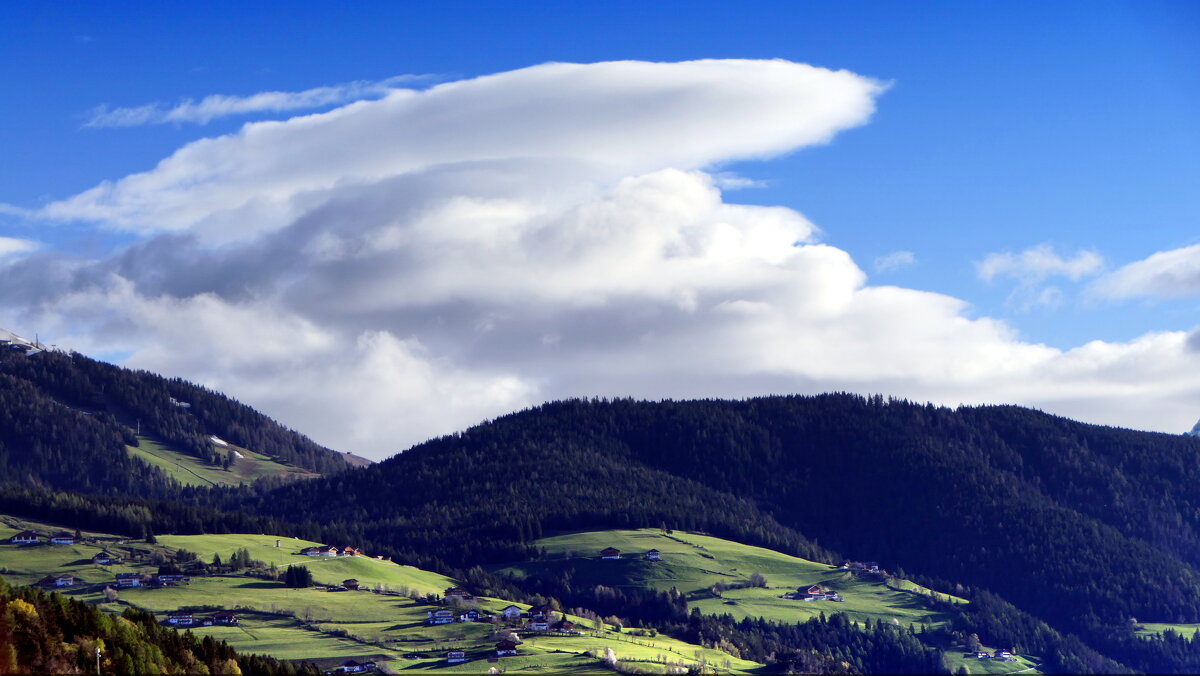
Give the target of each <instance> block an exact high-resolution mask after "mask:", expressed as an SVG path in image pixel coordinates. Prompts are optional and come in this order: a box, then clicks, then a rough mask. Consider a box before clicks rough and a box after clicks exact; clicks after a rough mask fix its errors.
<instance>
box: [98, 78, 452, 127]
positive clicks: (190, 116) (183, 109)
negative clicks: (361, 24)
mask: <svg viewBox="0 0 1200 676" xmlns="http://www.w3.org/2000/svg"><path fill="white" fill-rule="evenodd" d="M429 78H430V76H425V75H397V76H395V77H390V78H386V79H384V80H379V81H367V80H359V81H355V82H346V83H343V84H339V85H332V86H328V87H314V88H312V89H305V90H304V91H299V92H281V91H270V92H258V93H256V94H251V95H249V96H228V95H224V94H212V95H210V96H206V97H204V98H203V99H200V100H199V101H195V100H192V99H186V100H184V101H181V102H180V103H177V104H175V105H173V106H164V105H163V104H160V103H150V104H146V105H142V106H133V107H118V108H109V107H108V106H106V105H103V106H98V107H97V108H96V109H95V110H93V111H92V114H91V117H90V118H88V121H87V122H86V123H84V125H83V126H85V127H138V126H142V125H146V124H167V123H176V124H179V123H190V124H208V123H209V122H211V121H213V120H215V119H217V118H219V117H228V116H230V115H247V114H250V113H280V112H287V111H293V110H305V109H311V108H322V107H325V106H332V105H340V104H343V103H347V102H349V101H357V100H359V99H367V98H376V97H380V96H384V95H385V94H387V93H388V92H391V91H392V90H394V89H396V88H398V87H399V86H400V85H403V84H411V83H412V82H414V81H418V80H424V79H429Z"/></svg>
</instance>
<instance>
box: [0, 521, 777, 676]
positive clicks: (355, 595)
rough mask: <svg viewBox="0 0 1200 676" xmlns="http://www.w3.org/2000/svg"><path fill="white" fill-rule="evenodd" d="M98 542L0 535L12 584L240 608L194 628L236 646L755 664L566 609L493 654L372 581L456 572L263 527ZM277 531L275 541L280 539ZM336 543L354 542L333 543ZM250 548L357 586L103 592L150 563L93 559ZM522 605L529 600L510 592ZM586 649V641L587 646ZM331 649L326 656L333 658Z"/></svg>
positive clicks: (735, 668) (416, 665)
mask: <svg viewBox="0 0 1200 676" xmlns="http://www.w3.org/2000/svg"><path fill="white" fill-rule="evenodd" d="M0 528H3V529H5V530H4V531H0V532H5V533H8V534H9V535H10V536H11V535H12V534H15V533H16V532H19V531H20V530H24V529H26V528H31V529H33V530H37V531H39V532H42V533H50V532H54V531H56V530H59V528H58V527H55V526H51V525H48V524H39V523H34V522H29V521H26V520H21V519H13V518H9V517H2V516H0ZM85 535H88V536H89V537H92V538H97V539H98V541H97V542H96V543H91V544H78V545H73V546H64V547H51V546H49V545H41V546H36V547H15V546H12V545H0V568H5V569H6V570H7V571H8V572H7V573H5V577H6V578H7V579H9V580H10V581H11V582H14V583H17V584H30V583H33V582H36V581H37V580H38V579H40V578H41V577H43V576H44V575H46V574H48V573H61V572H70V573H72V574H74V575H76V576H78V577H81V578H84V579H85V580H87V581H88V582H89V583H90V584H84V585H80V586H79V587H76V588H74V589H69V590H62V591H63V593H65V594H67V595H68V596H71V597H73V598H78V599H81V600H85V601H88V602H91V603H96V604H99V605H100V606H101V607H102V608H105V609H106V610H109V611H112V612H120V611H121V610H122V609H124V608H127V607H136V608H141V609H145V610H149V611H151V612H154V613H156V614H158V615H159V616H160V617H162V618H163V619H164V620H165V619H166V615H167V614H168V613H170V612H172V611H176V610H181V609H190V610H193V611H195V612H196V613H197V615H198V616H204V615H206V614H210V613H212V612H216V611H217V610H218V609H223V610H231V611H234V612H236V613H237V614H238V616H239V621H240V625H241V626H238V627H223V626H212V627H204V626H196V627H191V631H192V632H193V633H195V634H197V635H211V636H213V637H214V638H219V639H221V640H225V641H228V642H229V643H230V644H231V645H232V646H234V647H235V648H237V649H238V650H241V651H245V652H252V653H260V654H270V655H274V656H276V657H280V658H284V659H297V660H299V659H317V660H322V665H324V666H326V667H329V666H335V665H336V664H337V663H340V662H338V660H344V659H351V658H353V659H357V660H360V661H362V660H365V659H372V660H376V661H378V662H381V663H385V664H386V665H387V668H388V669H391V670H400V669H403V670H417V671H424V670H434V671H439V672H445V673H486V672H487V670H488V668H489V667H491V666H499V667H501V668H503V669H505V670H507V671H523V670H532V671H542V672H544V673H579V674H583V673H612V671H611V669H609V668H607V667H606V666H604V665H603V664H601V662H600V659H599V658H598V657H597V656H600V655H603V654H604V652H605V648H611V649H612V650H613V652H614V653H615V654H616V656H617V658H618V659H620V660H633V661H634V662H635V663H636V667H637V669H640V670H641V671H643V672H645V673H671V672H683V671H686V669H687V668H688V667H689V666H691V667H692V668H695V667H696V666H697V665H699V664H700V663H702V662H703V663H704V664H706V665H708V668H709V671H716V672H718V673H747V672H748V671H751V670H754V669H757V668H760V667H761V665H758V664H756V663H754V662H749V661H746V660H740V659H736V658H734V657H732V656H730V655H728V654H726V653H723V652H720V651H717V650H711V649H706V648H702V647H700V646H695V645H691V644H688V643H684V642H682V641H679V640H676V639H673V638H670V637H665V636H655V637H648V636H633V635H631V634H630V633H629V631H628V630H625V631H619V632H614V631H611V630H610V629H609V628H604V629H597V628H596V627H594V626H593V625H592V624H591V623H589V622H588V621H587V620H585V619H583V618H579V617H573V616H569V617H570V619H572V620H574V621H575V622H576V624H577V627H578V628H579V629H580V631H581V632H586V633H584V634H581V635H578V636H549V635H545V636H538V635H532V634H526V635H524V636H522V639H523V643H522V645H521V646H520V648H519V651H520V654H519V655H517V656H515V657H504V658H501V659H500V661H499V662H494V663H489V662H488V661H487V658H488V657H489V656H491V655H493V653H494V650H495V642H496V640H497V637H496V636H495V633H494V632H495V630H494V629H493V626H492V625H491V624H489V623H453V624H447V625H439V626H427V625H426V624H425V619H426V615H427V613H428V612H429V611H430V610H436V609H437V608H439V607H440V606H436V605H428V604H426V603H424V602H421V601H416V600H414V599H412V598H409V597H407V596H401V595H398V594H392V593H387V594H384V593H373V592H371V591H367V590H368V589H373V588H375V587H376V586H377V585H378V586H379V588H381V589H386V590H389V591H395V590H400V589H405V590H406V591H410V592H416V593H420V594H425V593H430V592H432V593H439V594H440V593H441V592H443V591H444V590H445V589H446V587H450V586H457V585H458V584H459V583H458V582H457V581H456V580H454V579H452V578H449V577H446V576H444V575H439V574H437V573H432V572H429V571H425V570H421V569H418V568H413V567H411V566H402V565H397V564H394V563H391V562H389V561H382V560H378V559H374V558H368V557H337V558H322V557H307V556H302V555H300V554H299V553H298V552H299V550H300V549H302V548H304V547H308V546H311V545H314V544H319V543H313V542H308V541H304V540H296V539H293V538H281V537H275V536H270V535H252V534H232V535H230V534H225V535H162V536H159V537H158V543H157V544H156V545H148V544H146V543H143V542H140V541H136V540H125V539H123V538H118V537H116V536H111V535H104V534H98V533H90V534H85ZM277 543H278V545H279V546H278V547H277V546H276V544H277ZM336 544H338V545H339V546H344V545H345V544H354V543H336ZM241 548H246V549H247V550H248V551H249V552H250V555H251V557H252V558H253V559H256V560H260V561H264V562H266V563H268V564H274V565H275V566H276V567H279V568H282V567H284V566H287V565H304V566H307V567H309V569H310V570H312V571H313V577H314V579H315V580H316V581H317V582H318V583H319V584H338V583H341V582H342V581H343V580H345V579H347V578H356V579H358V580H359V581H360V583H361V584H362V586H363V588H364V589H363V590H362V591H343V592H336V591H325V590H323V589H319V588H307V589H289V588H287V587H285V586H284V585H283V584H282V583H280V582H276V581H271V580H260V579H257V578H251V577H247V576H243V575H228V576H213V577H200V576H197V577H193V578H192V580H191V582H190V583H187V584H182V585H179V586H176V587H165V588H158V589H155V588H132V589H121V590H118V592H117V600H116V601H115V602H110V601H107V600H106V599H105V597H104V593H103V590H104V587H105V586H106V585H110V584H112V581H113V576H114V575H115V573H118V572H127V571H135V570H140V571H142V572H150V571H152V570H153V569H152V568H151V567H148V566H147V565H145V563H144V561H143V562H142V565H140V566H138V565H129V564H121V565H115V566H96V565H93V564H92V563H91V557H92V556H93V555H94V554H95V553H97V552H99V551H102V550H104V549H108V550H109V551H110V552H117V553H124V554H126V555H129V554H138V555H142V556H145V555H148V554H149V552H150V551H151V550H157V551H159V552H163V553H166V554H171V553H172V552H173V551H175V550H179V549H186V550H188V551H191V552H193V553H196V554H197V555H199V556H200V557H201V558H202V559H204V560H205V561H211V560H212V555H213V554H219V555H220V556H221V558H222V560H225V561H228V560H229V557H230V555H231V554H233V552H235V551H237V550H239V549H241ZM476 604H477V606H478V607H479V609H480V610H484V611H490V612H493V613H498V612H499V611H500V610H501V609H503V608H504V607H505V606H507V605H509V602H508V601H506V600H503V599H490V598H480V599H478V600H477V601H476ZM516 605H518V606H520V607H521V608H522V609H527V608H528V606H526V605H525V604H516ZM452 649H461V650H464V651H466V652H467V654H468V656H469V657H470V661H468V662H466V663H463V664H458V665H448V664H447V663H446V661H445V653H446V652H447V651H448V650H452ZM589 652H590V655H588V654H585V653H589ZM329 660H333V662H329Z"/></svg>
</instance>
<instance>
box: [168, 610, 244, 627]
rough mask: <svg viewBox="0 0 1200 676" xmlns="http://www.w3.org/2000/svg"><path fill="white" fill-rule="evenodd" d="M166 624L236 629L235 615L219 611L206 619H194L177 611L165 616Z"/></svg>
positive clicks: (194, 617)
mask: <svg viewBox="0 0 1200 676" xmlns="http://www.w3.org/2000/svg"><path fill="white" fill-rule="evenodd" d="M166 623H167V624H169V625H172V626H176V627H212V626H214V625H215V626H224V627H236V626H237V624H238V618H237V615H234V614H233V613H230V612H226V611H221V612H219V613H216V614H213V615H210V616H208V617H196V616H195V615H194V614H192V613H190V612H188V611H185V610H178V611H175V612H173V613H170V614H168V615H167V622H166Z"/></svg>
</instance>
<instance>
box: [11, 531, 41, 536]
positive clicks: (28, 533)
mask: <svg viewBox="0 0 1200 676" xmlns="http://www.w3.org/2000/svg"><path fill="white" fill-rule="evenodd" d="M13 537H14V538H40V537H41V535H38V534H37V533H35V532H33V531H31V530H23V531H21V532H20V533H17V534H16V535H14V536H13Z"/></svg>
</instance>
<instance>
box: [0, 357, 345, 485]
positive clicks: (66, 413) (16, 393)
mask: <svg viewBox="0 0 1200 676" xmlns="http://www.w3.org/2000/svg"><path fill="white" fill-rule="evenodd" d="M0 420H2V421H3V422H4V424H3V425H0V468H2V469H6V470H7V472H6V473H5V476H7V477H9V478H12V479H17V480H19V481H21V482H23V483H26V484H29V485H35V486H45V487H48V488H53V489H61V490H72V491H88V492H104V493H115V494H130V493H132V494H137V495H162V494H164V490H166V488H165V487H166V486H167V485H168V483H169V482H167V481H166V476H165V475H164V474H171V473H172V472H171V467H170V466H171V465H172V464H175V465H178V464H180V461H181V458H178V457H175V456H176V455H177V454H181V455H183V456H187V457H188V458H189V459H190V461H191V462H194V463H198V464H200V465H202V466H204V467H208V468H213V469H214V470H216V471H220V470H230V469H231V467H233V468H235V469H242V468H236V466H237V464H238V462H239V460H243V459H246V456H247V454H246V453H245V452H243V451H242V450H239V449H248V450H250V451H252V452H253V453H254V454H256V458H255V459H254V460H250V461H247V462H246V463H245V464H248V465H249V464H254V465H256V466H255V467H254V468H248V467H247V468H244V471H240V472H239V471H235V472H233V473H232V474H230V475H229V477H230V478H229V480H228V481H214V480H213V478H212V477H209V478H208V480H207V483H240V482H241V481H243V480H248V479H250V478H256V477H261V476H278V477H288V476H312V475H317V474H333V473H337V472H341V471H344V470H346V469H349V468H350V467H351V466H352V465H351V461H350V460H348V459H347V456H344V455H342V454H339V453H335V452H334V451H331V450H329V449H327V448H324V447H322V446H319V445H318V444H316V443H314V442H312V441H311V440H309V439H308V438H307V437H304V436H302V435H300V434H298V433H296V432H294V431H292V430H288V429H286V428H284V427H282V426H281V425H279V424H278V423H276V422H274V421H273V420H271V419H270V418H267V417H266V416H264V415H262V414H261V413H258V412H257V411H255V410H253V409H251V408H249V407H248V406H245V405H242V404H240V403H238V402H236V401H234V400H232V399H230V398H228V397H225V396H224V395H221V394H218V393H215V392H212V391H210V390H207V389H205V388H202V387H199V386H196V385H193V384H190V383H187V382H184V381H182V380H178V379H174V380H172V379H167V378H163V377H161V376H158V375H155V374H152V373H148V372H145V371H130V370H128V369H123V368H120V367H117V366H113V365H111V364H106V363H104V362H99V361H95V360H93V359H89V358H87V357H84V356H82V355H79V354H75V353H71V354H67V353H63V352H57V351H41V352H36V353H33V354H29V351H28V350H25V349H13V348H11V347H6V346H0ZM139 430H140V431H141V432H142V433H144V434H145V435H146V436H149V437H153V438H154V439H155V440H156V441H157V442H160V443H159V444H158V445H157V446H156V447H155V448H153V449H142V452H141V453H137V452H136V451H135V452H134V453H133V454H132V455H133V457H137V458H138V461H136V462H135V461H131V459H130V456H131V454H130V452H129V451H127V450H126V446H132V447H139V445H140V444H141V439H139V437H138V436H137V435H136V434H135V433H136V432H137V431H139ZM231 445H232V446H236V447H237V448H232V447H231ZM235 451H236V452H235ZM164 454H165V455H164ZM150 455H154V456H156V457H158V458H159V460H162V461H163V462H156V461H154V460H153V459H151V458H149V457H148V456H150ZM239 455H240V456H242V458H239V457H238V456H239ZM142 461H149V463H150V465H154V466H155V469H151V467H150V465H148V464H146V463H145V462H142ZM162 468H165V469H166V470H167V471H166V472H165V473H164V472H162V471H158V470H159V469H162ZM192 474H198V473H197V472H192ZM218 478H219V475H218ZM184 483H198V484H203V483H206V481H203V480H198V481H196V482H189V481H185V482H184Z"/></svg>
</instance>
